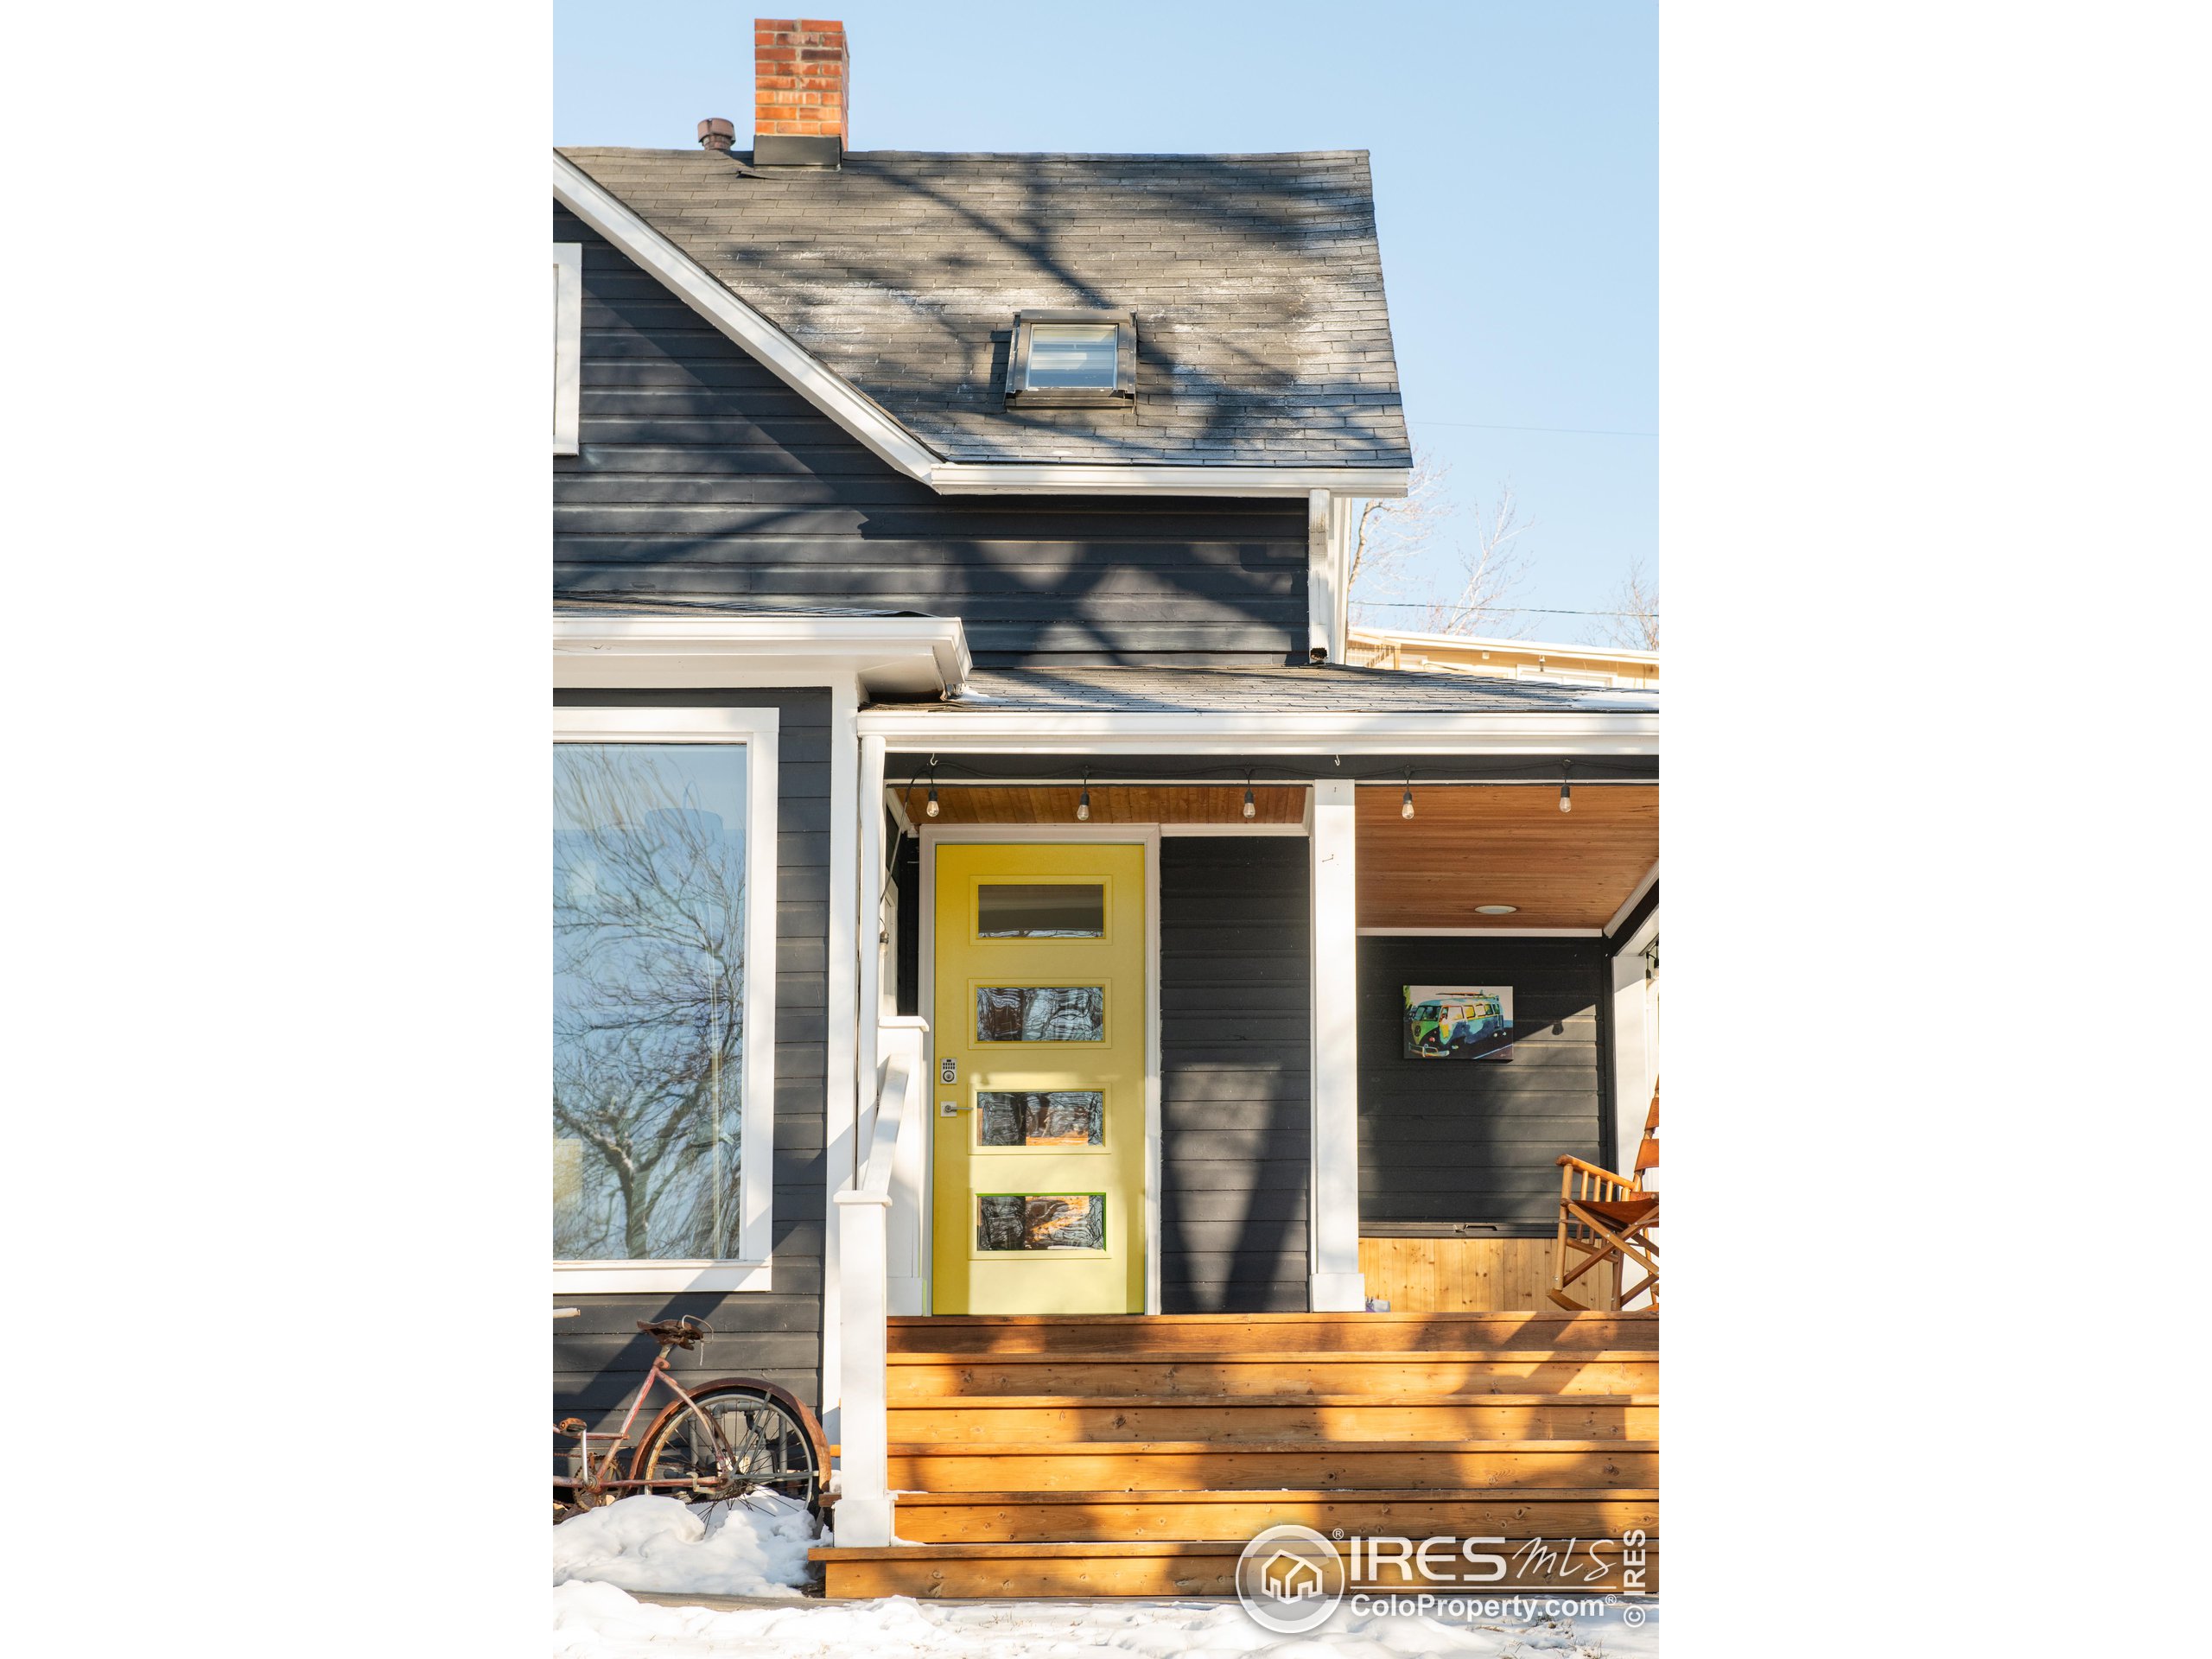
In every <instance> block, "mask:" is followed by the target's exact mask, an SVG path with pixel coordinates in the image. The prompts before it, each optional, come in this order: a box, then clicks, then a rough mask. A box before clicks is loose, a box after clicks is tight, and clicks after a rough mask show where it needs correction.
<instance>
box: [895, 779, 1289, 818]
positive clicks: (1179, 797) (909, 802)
mask: <svg viewBox="0 0 2212 1659" xmlns="http://www.w3.org/2000/svg"><path fill="white" fill-rule="evenodd" d="M903 793H904V797H905V800H906V816H907V817H909V818H911V819H912V820H913V822H914V823H916V824H917V825H921V824H927V823H938V824H950V823H1074V822H1075V821H1076V817H1075V809H1076V802H1077V799H1078V798H1080V797H1081V795H1082V793H1083V786H1082V785H1080V784H1069V785H1065V786H1063V785H1058V784H1042V785H1018V784H1017V785H979V784H942V785H938V791H937V804H938V815H937V817H935V818H930V817H925V816H924V815H925V813H926V812H927V811H928V810H929V794H930V791H929V789H928V787H927V785H922V786H918V787H916V788H913V789H909V790H906V791H903ZM1252 805H1253V807H1254V809H1255V810H1254V814H1253V817H1252V820H1251V821H1252V822H1253V823H1304V822H1305V819H1306V791H1305V790H1304V789H1302V788H1300V787H1297V786H1295V785H1289V786H1285V785H1271V784H1255V785H1253V787H1252ZM1090 822H1091V823H1243V822H1245V818H1244V790H1243V785H1240V784H1175V785H1164V784H1094V785H1092V786H1091V790H1090Z"/></svg>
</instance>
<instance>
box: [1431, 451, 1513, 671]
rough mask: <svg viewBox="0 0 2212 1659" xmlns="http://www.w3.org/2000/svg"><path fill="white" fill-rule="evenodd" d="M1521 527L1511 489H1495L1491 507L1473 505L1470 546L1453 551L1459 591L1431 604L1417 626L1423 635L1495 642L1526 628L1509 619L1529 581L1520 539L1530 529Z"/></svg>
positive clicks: (1510, 637) (1508, 484)
mask: <svg viewBox="0 0 2212 1659" xmlns="http://www.w3.org/2000/svg"><path fill="white" fill-rule="evenodd" d="M1535 527H1536V526H1535V521H1534V520H1530V521H1529V522H1528V523H1525V524H1524V523H1522V519H1521V509H1520V505H1519V504H1518V503H1517V502H1516V501H1515V499H1513V486H1512V485H1511V484H1510V483H1507V484H1503V485H1501V486H1498V493H1497V501H1496V503H1495V504H1493V505H1491V506H1489V507H1484V505H1483V504H1482V503H1480V502H1477V503H1476V504H1475V542H1474V545H1473V546H1472V547H1461V548H1459V549H1458V552H1459V592H1458V593H1457V594H1453V595H1452V597H1450V598H1448V599H1444V600H1440V601H1435V602H1434V603H1433V604H1431V605H1430V607H1429V608H1428V613H1427V620H1426V621H1424V622H1423V623H1422V625H1421V626H1422V629H1423V631H1424V632H1428V633H1462V634H1467V633H1479V634H1489V635H1492V636H1496V637H1499V638H1504V639H1512V638H1515V637H1517V636H1518V635H1519V634H1520V633H1521V632H1522V631H1524V630H1525V629H1526V627H1527V626H1528V625H1527V623H1525V622H1523V621H1522V620H1518V619H1517V618H1516V617H1515V616H1514V615H1513V613H1512V603H1513V601H1514V600H1515V599H1516V598H1518V597H1519V595H1520V592H1521V586H1522V582H1525V581H1526V580H1527V579H1528V575H1529V557H1528V554H1527V553H1526V551H1525V550H1523V549H1522V547H1521V545H1520V541H1521V538H1522V537H1523V536H1525V535H1527V534H1528V533H1529V531H1532V530H1534V529H1535Z"/></svg>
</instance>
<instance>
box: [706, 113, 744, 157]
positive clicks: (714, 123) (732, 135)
mask: <svg viewBox="0 0 2212 1659" xmlns="http://www.w3.org/2000/svg"><path fill="white" fill-rule="evenodd" d="M736 142H737V128H736V126H735V125H734V124H732V123H731V122H728V121H726V120H724V119H723V118H721V116H719V115H710V116H709V117H708V118H706V119H705V120H704V121H702V122H701V123H700V124H699V147H700V148H701V149H729V148H730V146H731V145H733V144H734V143H736Z"/></svg>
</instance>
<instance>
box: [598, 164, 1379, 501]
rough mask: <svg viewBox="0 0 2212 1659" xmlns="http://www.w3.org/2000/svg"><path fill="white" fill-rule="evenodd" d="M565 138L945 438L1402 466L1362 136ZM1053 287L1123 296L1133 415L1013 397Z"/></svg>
mask: <svg viewBox="0 0 2212 1659" xmlns="http://www.w3.org/2000/svg"><path fill="white" fill-rule="evenodd" d="M561 153H562V154H563V156H567V157H568V158H569V160H570V161H571V162H574V163H575V165H576V166H578V167H579V168H582V169H583V170H584V172H586V173H588V175H591V177H592V178H593V179H594V180H595V181H598V182H599V183H600V184H601V186H603V187H604V188H607V190H609V191H611V192H613V194H615V195H616V196H618V197H620V199H621V200H623V201H624V202H625V203H626V204H627V205H628V206H629V207H631V208H632V210H633V211H635V212H636V213H639V215H640V216H641V217H642V218H644V219H645V220H646V222H647V223H649V224H650V225H652V226H653V227H654V228H655V229H656V230H658V232H661V233H662V234H663V235H664V236H666V237H667V238H669V239H670V240H671V242H673V243H675V244H676V245H677V246H678V247H679V248H681V249H683V251H684V252H686V253H687V254H689V255H690V257H692V258H693V259H694V260H696V261H697V262H698V264H700V265H701V266H702V267H703V268H704V269H705V270H707V271H709V273H710V274H712V275H713V276H714V277H715V278H716V279H717V280H719V281H721V283H724V284H725V285H726V286H727V287H728V289H730V291H731V292H732V293H734V294H735V295H736V296H738V297H739V298H741V299H742V300H744V301H745V302H747V304H749V305H751V306H753V308H755V309H756V310H758V311H760V313H761V314H762V315H766V317H768V318H769V319H770V320H771V321H773V322H775V323H776V324H778V325H779V327H782V328H784V329H785V331H787V332H788V333H789V334H791V335H792V336H793V338H795V339H796V340H798V341H799V343H800V344H801V345H803V346H805V347H806V348H807V349H808V350H809V351H810V352H812V353H815V354H816V355H817V356H818V357H819V358H820V359H822V360H823V362H824V363H826V364H827V365H829V367H830V368H832V369H834V370H835V371H836V372H838V373H839V374H841V375H842V376H844V377H845V378H847V379H848V380H849V381H851V382H852V383H853V384H854V385H856V386H858V387H859V388H860V389H861V391H864V392H866V393H868V395H869V396H870V397H874V399H875V400H876V402H877V403H879V404H881V405H882V406H883V407H884V409H886V410H888V411H889V412H890V413H891V414H892V415H893V416H895V417H896V418H897V419H898V420H899V421H900V422H901V423H904V424H905V425H906V427H907V428H908V429H910V430H912V432H913V433H914V434H915V435H917V436H918V437H919V438H920V439H921V440H922V441H923V442H925V443H926V444H928V445H929V446H930V447H931V448H933V449H935V450H937V451H938V452H939V453H940V454H943V455H944V456H945V457H946V458H947V459H949V460H953V461H1112V462H1131V461H1148V462H1155V463H1167V464H1205V463H1209V462H1211V463H1236V464H1242V465H1253V464H1280V465H1286V466H1324V467H1325V466H1337V467H1405V466H1408V465H1409V464H1410V461H1411V455H1410V454H1409V452H1408V447H1407V441H1406V426H1405V418H1404V416H1403V414H1402V411H1401V409H1400V405H1399V398H1398V370H1397V362H1396V359H1395V357H1394V355H1393V353H1392V351H1391V345H1390V321H1389V312H1388V311H1387V309H1386V308H1385V306H1384V302H1383V265H1382V257H1381V254H1380V252H1379V251H1378V250H1377V247H1376V236H1375V207H1374V193H1373V188H1372V185H1371V184H1370V179H1369V174H1368V164H1367V153H1366V152H1365V151H1364V150H1318V151H1312V152H1305V153H1297V154H1287V155H1270V156H1078V155H956V154H925V153H918V152H910V151H902V150H874V151H866V150H862V151H854V152H849V153H848V155H847V156H846V157H845V163H844V166H843V168H842V169H840V170H836V171H830V170H827V169H822V170H816V169H801V168H792V169H788V170H783V169H779V170H774V171H771V172H767V173H763V174H760V175H751V174H748V173H747V172H745V171H741V170H740V168H739V166H738V165H737V164H736V162H737V160H738V159H739V158H736V157H733V156H729V155H726V154H717V153H715V152H714V151H711V150H703V149H693V150H664V149H564V150H563V151H562V152H561ZM1047 307H1081V308H1098V309H1116V310H1133V311H1135V313H1136V319H1137V359H1138V361H1137V408H1136V410H1135V412H1134V414H1132V413H1130V412H1128V411H1126V410H1008V409H1007V408H1006V407H1005V375H1006V357H1007V341H1008V337H1009V335H1010V334H1011V332H1012V328H1013V324H1014V313H1015V312H1016V311H1018V310H1025V309H1033V308H1047Z"/></svg>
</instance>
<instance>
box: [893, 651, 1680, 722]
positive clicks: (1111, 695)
mask: <svg viewBox="0 0 2212 1659" xmlns="http://www.w3.org/2000/svg"><path fill="white" fill-rule="evenodd" d="M931 707H932V708H935V709H969V710H973V711H974V712H976V713H978V714H992V713H999V714H1009V713H1017V712H1022V713H1027V712H1037V713H1054V714H1214V713H1237V714H1249V713H1253V712H1255V711H1262V712H1267V713H1274V714H1347V713H1349V714H1368V715H1376V714H1433V715H1482V714H1529V713H1557V714H1585V715H1586V714H1656V713H1657V712H1658V710H1659V694H1658V693H1657V692H1656V691H1603V690H1592V689H1591V688H1589V687H1587V686H1574V685H1556V684H1546V683H1543V682H1541V681H1539V680H1507V679H1496V680H1491V679H1477V678H1474V677H1465V678H1462V677H1457V676H1453V675H1445V674H1419V673H1414V672H1411V671H1406V670H1402V669H1389V668H1353V667H1351V666H1349V665H1346V664H1333V663H1332V664H1313V665H1307V666H1299V667H1270V666H1254V667H1249V668H1010V669H1008V668H1001V669H982V668H979V669H977V670H976V671H974V672H973V673H972V674H970V675H969V677H968V682H967V684H966V686H965V688H964V689H963V691H962V693H961V696H960V697H959V698H958V700H957V701H956V702H947V703H936V704H932V705H931Z"/></svg>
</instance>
